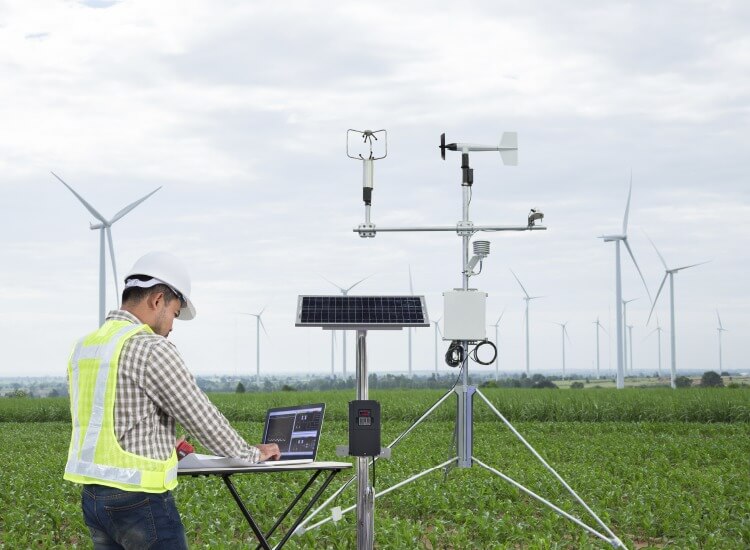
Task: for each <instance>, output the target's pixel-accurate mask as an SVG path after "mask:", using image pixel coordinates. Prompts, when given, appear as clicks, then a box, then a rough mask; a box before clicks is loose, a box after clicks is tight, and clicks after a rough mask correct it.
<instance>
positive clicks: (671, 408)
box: [0, 388, 750, 549]
mask: <svg viewBox="0 0 750 550" xmlns="http://www.w3.org/2000/svg"><path fill="white" fill-rule="evenodd" d="M349 393H350V392H327V393H297V392H283V393H282V392H280V393H272V394H244V395H213V396H212V399H213V400H214V402H216V403H217V404H218V405H219V407H220V408H221V409H222V411H224V412H225V414H226V415H227V416H228V417H229V418H231V419H232V421H233V423H234V425H235V426H236V427H237V428H238V429H239V430H240V432H241V433H242V434H243V435H244V436H245V437H246V438H247V439H248V440H249V441H257V439H258V438H259V435H260V430H261V427H262V426H261V424H262V417H263V414H264V412H265V410H266V408H268V407H269V406H274V405H278V404H283V403H300V402H313V401H325V402H326V403H327V404H328V409H327V411H326V421H325V424H324V437H323V439H322V441H321V449H320V453H319V458H321V459H323V460H335V459H336V457H335V454H334V448H335V445H337V444H345V443H346V420H345V412H346V402H347V401H348V400H349V399H351V398H352V396H351V395H349ZM371 394H372V397H374V398H376V399H379V400H380V401H381V403H382V406H383V412H384V427H383V443H384V444H386V443H390V442H391V441H392V440H393V439H394V438H395V437H396V436H397V435H398V434H399V433H401V432H402V431H403V430H404V429H405V428H406V427H408V425H409V424H410V422H411V421H412V420H413V419H414V418H416V417H417V416H418V415H419V414H420V413H421V412H422V411H423V410H424V409H426V408H427V407H428V406H429V405H430V404H431V403H432V402H433V401H434V400H435V399H436V398H438V397H439V396H440V395H441V392H439V391H438V392H434V391H427V390H425V391H399V390H391V391H381V392H371ZM485 394H486V395H487V396H488V398H489V399H490V400H491V401H492V402H493V403H495V405H496V406H498V408H499V409H500V410H501V411H502V412H503V413H504V414H506V416H508V417H509V418H510V419H511V420H512V421H513V422H514V424H515V425H516V427H517V428H518V429H519V431H520V432H521V433H522V434H523V435H524V436H525V437H526V438H527V439H528V440H529V442H530V443H532V445H534V446H535V447H536V449H537V450H538V451H539V452H540V453H541V454H542V456H544V457H545V458H546V459H547V460H548V461H549V462H550V463H551V464H552V465H553V466H554V467H555V468H556V469H557V470H558V471H559V472H560V474H561V475H562V476H563V477H564V478H565V479H566V481H568V482H569V483H570V484H571V486H572V487H573V488H574V489H575V490H576V491H578V493H579V494H580V495H581V496H582V497H583V498H584V500H585V501H586V502H587V503H588V504H589V505H590V506H591V507H592V508H593V509H594V510H595V511H596V512H597V513H598V514H600V516H601V517H602V519H604V521H605V522H606V523H607V524H608V525H609V526H610V527H611V528H612V529H613V530H614V531H615V533H616V534H617V535H618V536H619V537H620V538H621V539H622V540H623V541H624V542H625V544H626V545H627V546H628V547H629V548H716V549H729V548H732V549H733V548H748V547H750V392H748V391H747V390H733V389H727V388H725V389H717V390H704V389H690V390H684V391H670V390H626V391H619V392H618V391H614V390H590V391H585V392H580V391H579V392H576V391H564V392H562V391H554V390H551V391H547V390H495V389H493V390H487V391H486V392H485ZM453 402H454V400H453V399H451V400H449V401H448V403H446V404H444V405H443V406H442V408H441V409H439V410H438V414H436V415H435V416H434V417H432V418H431V419H430V420H428V421H426V422H425V423H424V424H422V425H421V426H420V427H418V428H417V429H416V430H415V431H414V432H413V433H412V434H410V435H409V436H408V437H407V438H405V439H404V440H402V442H401V443H400V444H399V445H398V446H397V447H396V448H395V449H394V453H393V460H391V461H386V460H382V461H379V462H378V466H377V470H376V489H377V490H383V489H385V488H387V487H389V486H391V485H393V484H394V483H397V482H399V481H401V480H403V479H405V478H406V477H408V476H410V475H412V474H414V473H417V472H419V471H421V470H424V469H426V468H428V467H431V466H434V465H437V464H439V463H441V462H443V461H445V460H446V459H447V458H448V456H449V453H450V447H451V441H452V435H453V422H452V417H453V408H454V406H453ZM475 410H476V412H477V414H476V422H475V444H474V454H475V455H476V456H477V458H479V459H480V460H482V461H483V462H485V463H487V464H488V465H490V466H492V467H494V468H496V469H498V470H500V471H501V472H503V473H505V474H506V475H508V476H510V477H512V478H514V479H516V480H517V481H519V482H521V483H523V484H524V485H526V486H527V487H529V488H530V489H532V490H533V491H535V492H536V493H538V494H540V495H542V496H544V497H545V498H548V499H550V500H552V501H553V502H555V503H556V504H558V505H560V506H561V507H562V508H563V509H565V510H566V511H569V512H571V513H573V514H574V515H577V516H579V517H582V518H585V511H583V510H582V509H581V507H580V506H579V505H577V504H575V503H574V502H573V501H572V499H571V498H570V497H569V496H568V495H567V493H566V492H565V490H564V489H563V488H562V487H561V486H560V485H559V483H558V482H557V481H555V480H554V479H553V478H552V477H551V475H550V474H548V473H547V472H546V471H545V470H544V469H543V468H542V467H541V465H540V464H538V463H537V461H536V460H535V459H533V457H532V456H531V455H530V454H529V453H528V451H527V450H526V449H525V448H524V447H523V446H522V445H521V444H520V443H519V442H518V441H517V440H516V439H515V437H514V436H513V435H512V434H511V433H510V432H509V431H508V430H507V429H506V428H505V427H504V426H503V425H502V423H500V422H498V421H496V420H494V417H493V416H492V415H491V414H488V413H487V412H486V407H485V406H484V404H483V403H481V402H476V403H475ZM66 411H67V403H66V401H65V400H64V399H60V400H58V399H33V400H32V399H25V400H24V399H3V400H0V448H1V449H3V454H4V458H5V463H4V466H3V467H2V468H0V547H8V548H55V547H57V548H70V547H83V548H87V547H90V542H89V539H88V534H87V531H86V529H85V526H84V525H83V521H82V518H81V513H80V507H79V503H80V490H79V488H78V487H76V486H74V485H72V484H70V483H67V482H64V481H63V480H62V478H61V476H62V469H63V467H64V463H65V456H66V452H67V445H68V438H69V431H70V428H69V424H68V422H67V420H66V418H67V416H66V415H67V412H66ZM235 480H236V481H235V483H236V484H237V486H238V489H239V491H240V492H241V494H243V495H244V496H245V497H246V499H247V501H248V502H249V505H250V507H251V509H252V510H255V511H258V514H259V517H264V516H265V517H271V516H274V515H275V514H278V513H279V512H280V511H281V510H282V509H283V506H284V504H285V503H286V502H288V501H289V499H290V498H291V497H292V496H293V495H294V494H295V492H296V489H297V488H298V487H300V485H301V484H303V483H304V482H305V480H306V476H305V475H304V474H257V475H244V476H235ZM334 485H336V483H334ZM175 495H176V499H177V502H178V506H179V508H180V510H181V512H182V516H183V521H184V523H185V526H186V529H187V531H188V538H189V541H190V543H191V546H192V547H197V548H237V547H240V546H243V545H244V546H246V545H252V543H253V539H252V536H251V534H250V531H249V529H248V527H247V525H246V523H245V521H244V519H243V518H242V516H241V514H240V512H239V510H238V509H237V507H236V505H235V504H234V502H233V501H232V500H231V497H230V496H229V493H228V491H227V490H226V488H225V487H224V485H223V483H222V482H221V480H219V479H216V478H181V481H180V485H179V486H178V488H177V489H176V490H175ZM354 498H355V491H354V489H349V490H347V491H346V492H345V493H344V494H343V495H342V496H341V498H340V499H339V501H338V502H337V503H336V504H337V505H340V506H342V507H346V506H348V505H350V504H351V503H353V501H354ZM324 517H326V516H325V515H321V516H320V519H322V518H324ZM375 518H376V519H375V531H376V546H377V547H378V548H456V549H458V548H461V549H463V548H606V547H608V546H607V545H606V543H604V542H602V541H600V540H599V539H596V538H594V537H592V536H590V535H588V534H586V533H585V532H584V531H583V530H582V529H580V528H579V527H577V526H575V525H573V524H572V523H570V522H569V521H567V520H564V519H562V518H560V517H558V516H557V515H556V514H554V513H553V512H551V511H549V510H548V509H546V508H544V507H542V505H540V504H538V503H537V502H536V501H535V500H533V499H531V498H529V497H527V496H525V495H523V494H522V493H520V492H519V491H518V490H517V489H515V488H513V487H512V486H510V485H509V484H507V483H506V482H504V481H503V480H501V479H500V478H498V477H496V476H494V475H492V474H491V473H489V472H487V471H486V470H484V469H482V468H480V467H477V466H475V467H473V468H471V469H452V470H451V471H450V472H448V473H447V475H444V473H443V472H442V471H440V472H435V473H432V474H430V475H428V476H426V477H424V478H421V479H419V480H417V481H415V482H414V483H412V484H410V485H407V486H405V487H403V488H401V489H399V490H397V491H394V492H392V493H390V494H388V495H385V496H383V497H382V498H379V499H378V500H377V501H376V514H375ZM353 520H354V517H353V515H352V514H351V513H350V514H347V515H345V516H344V518H343V519H342V520H341V521H340V522H338V523H333V522H329V523H327V524H325V525H324V526H322V527H321V528H319V529H316V530H313V531H311V532H309V533H306V534H304V535H302V536H295V537H293V538H292V539H291V541H290V543H289V545H288V547H289V548H354V547H355V539H356V535H355V527H354V523H353ZM587 523H590V524H591V522H590V521H588V520H587ZM253 547H254V545H253Z"/></svg>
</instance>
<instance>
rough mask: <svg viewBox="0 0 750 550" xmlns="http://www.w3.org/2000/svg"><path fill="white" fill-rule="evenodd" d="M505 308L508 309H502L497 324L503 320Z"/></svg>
mask: <svg viewBox="0 0 750 550" xmlns="http://www.w3.org/2000/svg"><path fill="white" fill-rule="evenodd" d="M505 309H506V308H503V311H502V313H500V317H498V318H497V324H498V325H499V324H500V321H501V320H502V318H503V315H505Z"/></svg>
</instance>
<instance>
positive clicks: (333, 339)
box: [331, 330, 336, 378]
mask: <svg viewBox="0 0 750 550" xmlns="http://www.w3.org/2000/svg"><path fill="white" fill-rule="evenodd" d="M335 334H336V331H335V330H332V331H331V378H336V371H335V369H334V365H333V358H334V349H335V344H336V336H335Z"/></svg>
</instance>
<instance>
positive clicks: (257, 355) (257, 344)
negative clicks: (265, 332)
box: [255, 315, 260, 382]
mask: <svg viewBox="0 0 750 550" xmlns="http://www.w3.org/2000/svg"><path fill="white" fill-rule="evenodd" d="M255 379H256V380H257V381H259V382H260V315H258V317H256V319H255Z"/></svg>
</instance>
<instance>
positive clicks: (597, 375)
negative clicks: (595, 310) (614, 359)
mask: <svg viewBox="0 0 750 550" xmlns="http://www.w3.org/2000/svg"><path fill="white" fill-rule="evenodd" d="M596 377H597V378H601V376H599V319H597V320H596Z"/></svg>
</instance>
